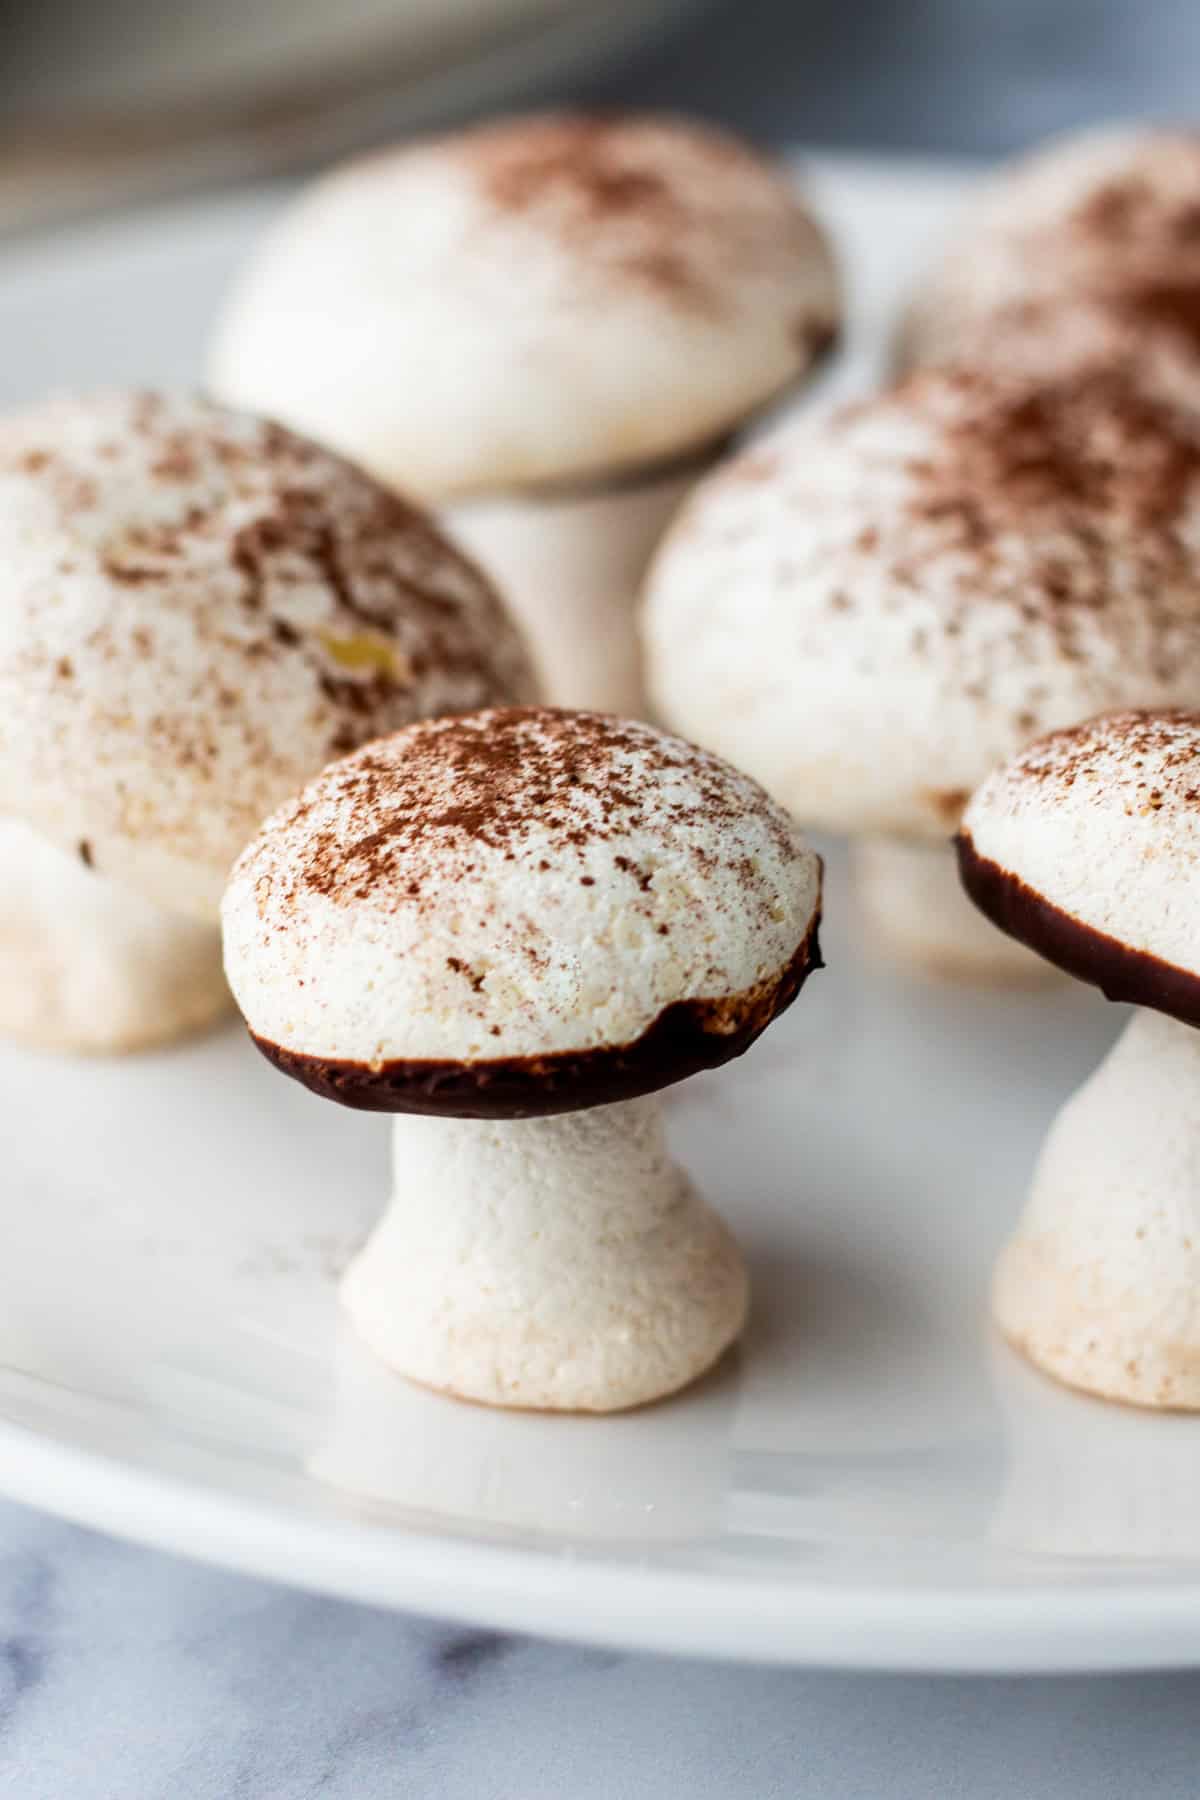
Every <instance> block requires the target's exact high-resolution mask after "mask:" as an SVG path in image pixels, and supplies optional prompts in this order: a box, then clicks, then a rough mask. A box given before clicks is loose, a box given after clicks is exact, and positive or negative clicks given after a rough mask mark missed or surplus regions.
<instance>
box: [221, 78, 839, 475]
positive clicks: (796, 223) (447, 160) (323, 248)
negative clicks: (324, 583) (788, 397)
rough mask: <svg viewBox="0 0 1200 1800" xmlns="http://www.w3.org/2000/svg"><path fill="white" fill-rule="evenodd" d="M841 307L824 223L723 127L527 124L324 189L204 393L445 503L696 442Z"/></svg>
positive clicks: (250, 304) (796, 356) (281, 237)
mask: <svg viewBox="0 0 1200 1800" xmlns="http://www.w3.org/2000/svg"><path fill="white" fill-rule="evenodd" d="M838 316H839V302H838V293H837V279H836V274H835V271H834V267H833V263H832V260H831V257H830V252H829V249H828V246H827V244H826V241H825V239H824V237H823V235H822V233H821V232H820V230H819V228H818V227H817V225H816V224H815V222H814V221H813V219H812V217H811V216H810V214H809V212H808V210H807V208H806V207H805V205H804V203H803V201H802V200H801V199H800V197H799V196H798V194H797V192H796V190H795V187H794V185H793V184H792V182H791V181H790V180H789V179H788V177H787V175H786V174H785V173H784V172H783V171H782V170H780V169H777V168H776V167H774V166H773V165H772V164H771V163H769V162H767V161H766V160H764V159H763V158H761V157H759V156H758V155H757V154H755V153H754V152H753V151H752V150H751V149H750V148H749V147H747V146H746V145H744V144H742V143H740V142H739V141H738V140H737V139H736V138H732V137H728V136H726V135H725V134H724V133H722V132H719V131H715V130H713V129H712V128H711V127H709V126H701V125H696V124H689V123H686V122H684V121H682V120H676V119H670V118H660V117H654V116H638V115H632V116H619V117H611V118H599V117H589V116H584V115H579V114H570V113H566V114H548V115H534V116H532V117H524V118H514V119H507V120H503V121H501V122H500V123H498V124H489V125H485V126H482V127H477V128H475V129H473V130H469V131H463V132H459V133H457V134H455V135H453V136H447V137H438V138H434V139H430V140H427V141H424V142H420V143H417V144H415V145H408V146H404V147H402V148H400V149H396V150H390V151H387V152H384V153H382V154H376V155H374V156H370V157H367V158H365V159H363V160H361V161H357V162H354V163H352V164H350V165H348V166H347V167H345V168H343V169H339V170H336V171H335V172H334V173H333V174H332V175H329V176H327V177H325V178H324V179H323V180H322V181H320V182H318V183H317V184H316V186H314V187H313V188H312V189H311V190H309V192H307V193H306V194H305V195H304V196H303V197H302V198H301V199H300V201H299V202H298V203H297V204H296V205H295V206H294V207H292V208H291V209H290V211H288V212H287V213H286V214H285V215H284V217H283V218H282V219H281V220H280V221H279V223H278V225H277V226H276V227H275V229H274V230H273V231H272V232H270V233H269V234H268V236H267V238H266V240H265V242H264V243H263V245H262V247H261V249H260V250H259V252H258V253H257V255H256V257H255V258H254V259H253V261H252V263H251V265H250V267H249V268H248V269H247V271H246V273H245V275H244V276H243V278H242V280H241V282H240V284H239V285H238V287H237V289H236V291H235V293H234V295H233V297H232V300H231V302H230V304H229V307H228V309H227V311H226V314H225V316H224V319H223V321H222V322H221V325H220V327H219V330H218V333H217V338H216V342H215V347H214V351H213V357H212V365H211V366H212V379H213V384H214V387H215V388H216V390H217V391H218V392H220V393H221V394H223V395H224V396H225V397H227V398H228V399H230V400H233V401H236V402H238V403H240V404H243V405H250V406H254V407H256V408H259V409H261V410H263V411H265V412H268V413H271V414H272V415H273V416H276V417H279V418H284V419H287V420H288V421H289V422H290V423H292V424H295V425H296V426H298V427H299V428H301V429H303V430H309V431H313V432H314V433H316V435H317V436H319V437H320V438H321V439H322V440H323V441H324V442H327V443H331V444H334V445H337V446H338V447H340V448H342V449H344V450H345V451H346V452H347V453H349V454H351V455H355V456H357V457H359V458H360V459H361V460H362V461H363V462H364V463H365V464H366V465H367V466H368V467H369V468H371V469H373V470H374V471H375V472H376V473H377V474H379V475H380V476H381V477H382V478H384V479H387V480H396V481H399V482H400V483H401V484H402V485H403V486H405V487H406V488H415V490H416V491H418V492H420V493H422V494H424V495H426V496H427V497H430V498H434V499H438V500H441V499H445V498H447V497H450V496H453V495H458V494H464V493H471V492H475V493H478V492H488V491H496V490H503V489H508V488H514V487H516V488H519V487H523V486H528V485H531V484H532V485H537V484H544V483H548V482H549V483H554V482H563V481H574V480H579V479H582V478H586V477H593V476H606V475H611V474H612V473H613V472H619V471H628V470H637V469H639V468H640V467H642V466H644V465H646V464H651V463H654V462H656V461H658V460H661V459H673V458H676V457H679V456H682V455H685V454H688V453H690V452H693V451H695V450H697V449H699V448H702V447H705V446H707V445H708V444H710V443H712V442H714V441H715V440H717V439H719V438H720V437H722V436H723V435H725V434H726V433H728V432H729V431H730V430H732V429H733V428H734V427H735V426H737V425H739V424H740V423H741V422H742V421H743V420H744V419H745V417H746V416H747V415H748V414H749V413H751V412H753V411H755V410H756V409H757V408H759V407H760V406H762V405H763V404H764V403H765V402H767V401H768V400H771V399H773V398H774V397H775V396H776V395H777V394H778V393H780V391H781V390H783V389H785V388H786V387H787V386H789V385H790V384H791V383H792V382H793V381H794V380H795V379H796V378H797V377H798V376H800V375H801V374H803V373H804V371H805V370H806V369H807V368H808V367H809V366H810V364H811V363H812V362H813V360H814V359H815V357H816V356H817V355H818V353H819V352H820V351H822V350H824V349H825V348H826V347H827V346H828V344H829V343H830V341H831V340H832V338H833V336H834V335H835V332H836V327H837V323H838Z"/></svg>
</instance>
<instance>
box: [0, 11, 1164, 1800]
mask: <svg viewBox="0 0 1200 1800" xmlns="http://www.w3.org/2000/svg"><path fill="white" fill-rule="evenodd" d="M1198 59H1200V9H1196V8H1195V7H1194V6H1193V5H1192V4H1191V0H1146V3H1144V4H1143V5H1141V6H1140V7H1138V8H1131V7H1127V6H1124V5H1123V4H1122V3H1121V0H1103V3H1098V0H1056V3H1055V4H1054V5H1052V6H1046V5H1045V4H1043V3H1042V0H974V3H972V4H968V3H967V0H911V3H910V4H907V5H905V6H904V7H903V8H898V7H897V6H896V5H895V4H894V0H855V4H854V5H853V6H850V7H847V6H846V4H845V0H805V3H804V4H801V3H800V0H736V3H735V4H734V5H733V6H732V7H717V8H716V9H714V10H713V11H711V12H710V13H709V14H708V15H707V16H706V17H705V18H703V19H700V20H697V21H695V22H694V23H693V24H691V25H690V26H689V27H688V29H687V31H686V32H685V33H684V34H683V36H682V38H681V39H680V40H679V42H678V43H676V44H675V45H674V46H673V47H671V48H670V49H669V50H668V49H664V50H663V51H662V52H661V53H659V54H658V55H657V56H656V57H654V58H652V59H650V60H649V61H647V62H645V63H644V64H643V65H642V66H641V67H640V68H639V69H638V70H636V71H631V72H630V73H629V74H627V75H626V76H625V77H624V78H623V79H620V80H618V79H616V78H613V77H609V78H606V80H605V81H604V82H603V83H598V84H596V85H595V86H594V88H593V90H591V91H592V94H593V97H595V98H599V99H618V98H620V99H633V100H637V101H645V102H647V103H651V104H669V105H679V106H697V107H700V108H701V109H704V110H708V111H710V112H714V113H716V114H718V115H720V116H724V117H726V118H728V119H729V120H730V121H731V122H733V123H736V124H739V125H742V126H745V127H748V128H751V129H754V130H757V131H759V132H761V133H763V134H764V135H772V136H775V137H778V138H780V139H799V140H805V141H808V142H815V143H820V142H824V143H838V144H843V145H846V144H851V145H854V146H857V147H879V146H887V145H904V146H906V147H909V148H915V149H922V148H924V149H941V150H947V149H949V150H956V151H964V150H965V151H980V152H994V151H996V150H1000V149H1004V148H1007V147H1009V146H1011V145H1014V144H1017V143H1020V142H1023V141H1025V140H1026V139H1028V138H1029V137H1031V136H1034V135H1036V134H1038V133H1041V132H1045V131H1048V130H1051V129H1053V128H1056V127H1062V126H1067V125H1074V124H1078V123H1081V122H1083V121H1085V120H1087V119H1089V118H1094V117H1097V116H1104V115H1105V114H1113V113H1121V112H1125V113H1163V114H1170V113H1172V112H1175V113H1177V114H1185V115H1186V114H1188V113H1189V112H1190V113H1194V112H1195V101H1194V93H1193V88H1194V70H1195V67H1196V64H1197V60H1198ZM1198 1721H1200V1674H1196V1675H1192V1674H1180V1675H1173V1676H1153V1677H1151V1676H1147V1677H1127V1678H1105V1679H1087V1680H1084V1679H1079V1680H1074V1679H1071V1680H1067V1679H1059V1680H1045V1679H1043V1680H1037V1681H1000V1680H979V1679H976V1680H970V1681H967V1680H961V1681H954V1680H933V1679H926V1678H916V1677H871V1678H868V1677H852V1676H835V1675H826V1674H814V1673H787V1672H777V1671H761V1670H744V1669H735V1668H729V1667H721V1666H708V1665H702V1664H694V1665H693V1664H687V1663H671V1662H666V1661H656V1660H651V1659H646V1658H641V1657H632V1656H623V1655H618V1654H613V1653H610V1652H607V1651H605V1652H596V1651H588V1650H579V1649H569V1648H562V1647H556V1646H550V1645H542V1644H537V1643H532V1642H528V1641H524V1640H519V1639H511V1638H505V1637H496V1636H492V1635H488V1634H485V1633H479V1632H470V1631H463V1630H461V1629H453V1628H449V1627H446V1626H441V1625H437V1624H433V1623H429V1622H425V1621H418V1620H406V1619H400V1618H396V1617H392V1616H389V1615H386V1614H382V1613H375V1612H372V1611H370V1610H368V1609H365V1608H362V1607H354V1606H350V1605H345V1604H340V1603H337V1602H333V1601H326V1600H319V1599H314V1598H311V1597H308V1596H305V1595H302V1594H297V1593H291V1592H287V1591H284V1590H281V1589H278V1588H273V1587H270V1586H267V1585H265V1584H261V1583H258V1582H254V1581H250V1580H247V1579H244V1578H241V1577H238V1576H234V1575H227V1574H223V1573H220V1572H217V1571H213V1570H209V1569H204V1568H201V1567H196V1566H192V1565H189V1564H186V1563H183V1562H179V1561H176V1560H174V1559H172V1558H169V1557H166V1556H162V1555H159V1554H156V1553H153V1552H150V1551H143V1550H139V1549H136V1548H133V1547H131V1546H128V1545H124V1544H118V1543H114V1542H111V1541H109V1540H106V1539H104V1538H102V1537H100V1536H97V1535H95V1534H93V1533H90V1532H86V1531H82V1530H79V1529H76V1528H74V1527H71V1526H67V1525H63V1524H60V1523H58V1522H55V1521H52V1520H49V1519H46V1518H43V1517H40V1516H39V1515H37V1514H34V1513H32V1512H29V1511H26V1510H24V1509H22V1508H19V1507H16V1506H11V1505H0V1796H3V1797H4V1800H8V1797H9V1796H11V1800H160V1797H161V1800H307V1797H308V1796H314V1797H315V1796H321V1797H322V1800H383V1797H385V1796H387V1797H391V1796H400V1795H403V1796H405V1800H422V1797H424V1796H430V1797H431V1800H432V1797H433V1796H437V1800H456V1797H457V1796H460V1795H461V1796H462V1800H543V1797H544V1800H593V1797H594V1800H625V1797H627V1796H628V1797H630V1800H636V1797H640V1796H653V1797H655V1800H658V1797H661V1800H672V1797H674V1796H682V1795H687V1796H689V1800H708V1797H710V1796H711V1800H772V1797H774V1796H780V1797H786V1800H806V1797H808V1796H813V1797H814V1800H817V1797H819V1800H852V1797H853V1800H882V1797H883V1796H885V1795H886V1796H887V1800H930V1796H933V1795H939V1796H940V1795H945V1796H949V1795H954V1796H955V1797H956V1800H993V1797H994V1800H1014V1796H1018V1795H1019V1796H1020V1797H1021V1800H1108V1797H1109V1796H1111V1797H1112V1800H1128V1797H1129V1796H1131V1795H1136V1796H1137V1797H1138V1800H1185V1797H1188V1796H1191V1795H1193V1794H1194V1793H1195V1791H1196V1774H1195V1765H1196V1745H1197V1732H1198V1730H1200V1725H1198Z"/></svg>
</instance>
